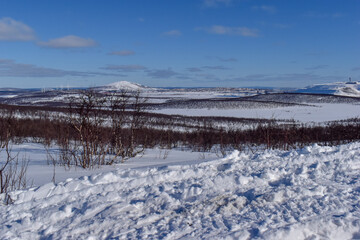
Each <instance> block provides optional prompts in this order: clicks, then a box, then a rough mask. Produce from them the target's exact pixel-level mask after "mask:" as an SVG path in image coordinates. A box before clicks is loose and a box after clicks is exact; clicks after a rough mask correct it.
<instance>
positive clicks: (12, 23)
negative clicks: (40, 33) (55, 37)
mask: <svg viewBox="0 0 360 240" xmlns="http://www.w3.org/2000/svg"><path fill="white" fill-rule="evenodd" d="M34 39H35V32H34V30H33V29H32V28H31V27H29V26H27V25H26V24H24V23H22V22H19V21H16V20H14V19H12V18H8V17H5V18H1V19H0V40H1V41H32V40H34Z"/></svg>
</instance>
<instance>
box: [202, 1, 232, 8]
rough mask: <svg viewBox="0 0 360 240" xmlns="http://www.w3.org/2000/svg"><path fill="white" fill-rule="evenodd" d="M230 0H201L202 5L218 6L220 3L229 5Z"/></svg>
mask: <svg viewBox="0 0 360 240" xmlns="http://www.w3.org/2000/svg"><path fill="white" fill-rule="evenodd" d="M231 2H232V0H203V6H204V7H209V8H213V7H218V6H221V5H225V6H229V5H230V4H231Z"/></svg>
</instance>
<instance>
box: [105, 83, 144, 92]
mask: <svg viewBox="0 0 360 240" xmlns="http://www.w3.org/2000/svg"><path fill="white" fill-rule="evenodd" d="M101 88H103V89H105V90H127V91H142V90H145V89H150V88H148V87H145V86H143V85H140V84H137V83H131V82H127V81H120V82H114V83H110V84H108V85H106V86H104V87H101Z"/></svg>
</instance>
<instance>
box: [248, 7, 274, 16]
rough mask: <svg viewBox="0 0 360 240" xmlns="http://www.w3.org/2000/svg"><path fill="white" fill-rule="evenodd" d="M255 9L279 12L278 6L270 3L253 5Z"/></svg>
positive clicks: (271, 12)
mask: <svg viewBox="0 0 360 240" xmlns="http://www.w3.org/2000/svg"><path fill="white" fill-rule="evenodd" d="M252 8H253V9H254V10H261V11H264V12H267V13H270V14H274V13H276V12H277V8H276V7H274V6H269V5H261V6H253V7H252Z"/></svg>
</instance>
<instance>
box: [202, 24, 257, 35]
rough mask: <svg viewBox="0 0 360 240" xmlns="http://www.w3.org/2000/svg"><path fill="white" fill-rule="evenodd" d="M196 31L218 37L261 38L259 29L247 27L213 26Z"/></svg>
mask: <svg viewBox="0 0 360 240" xmlns="http://www.w3.org/2000/svg"><path fill="white" fill-rule="evenodd" d="M196 30H203V31H205V32H207V33H210V34H216V35H239V36H243V37H257V36H259V31H258V30H257V29H252V28H247V27H226V26H222V25H213V26H211V27H209V28H197V29H196Z"/></svg>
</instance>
